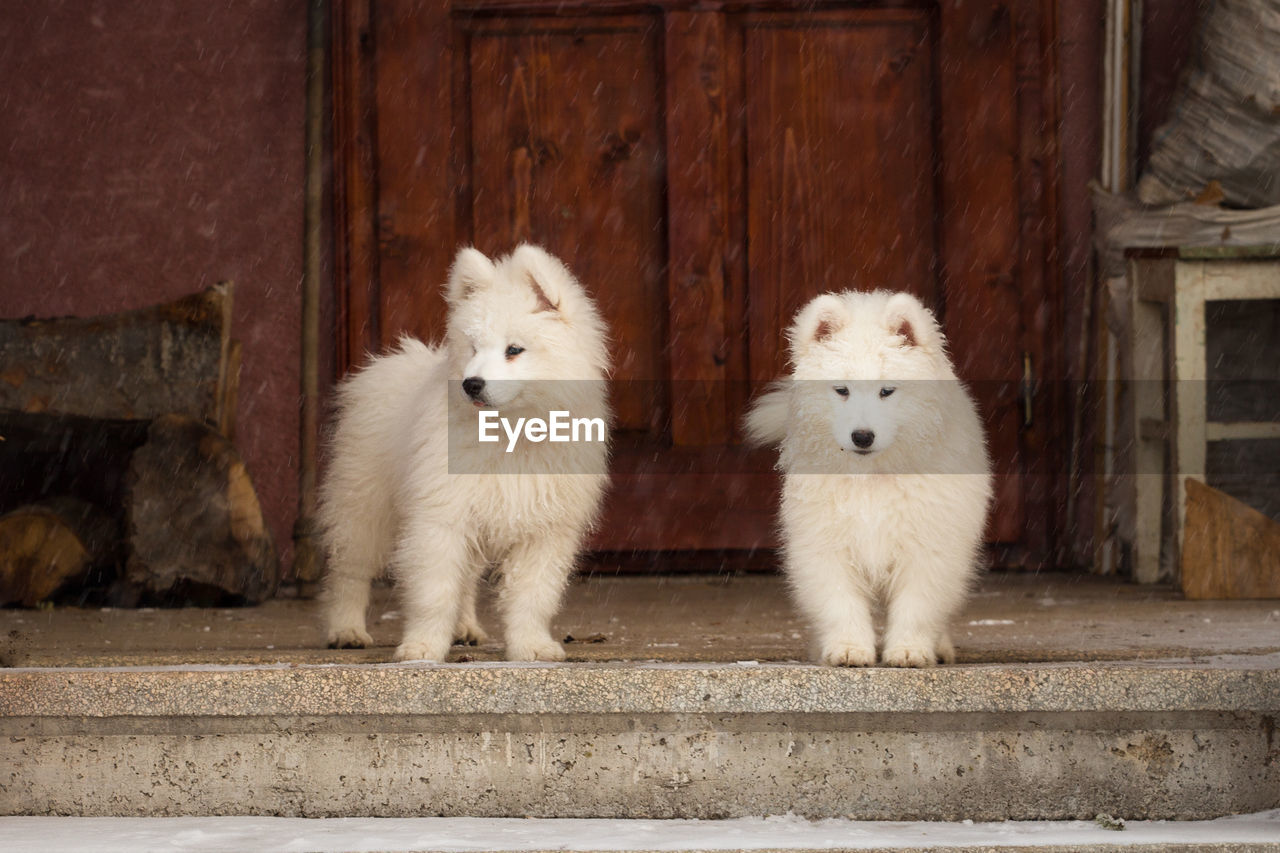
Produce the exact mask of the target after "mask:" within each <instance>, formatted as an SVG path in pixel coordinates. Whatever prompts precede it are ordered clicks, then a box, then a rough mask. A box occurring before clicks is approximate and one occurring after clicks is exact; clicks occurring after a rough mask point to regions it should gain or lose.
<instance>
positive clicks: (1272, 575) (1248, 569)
mask: <svg viewBox="0 0 1280 853" xmlns="http://www.w3.org/2000/svg"><path fill="white" fill-rule="evenodd" d="M1185 529H1186V533H1185V535H1184V536H1183V543H1182V591H1183V593H1184V594H1185V595H1186V596H1187V598H1193V599H1205V598H1280V523H1277V522H1275V521H1273V520H1271V519H1270V518H1268V517H1267V516H1265V515H1263V514H1262V513H1260V512H1258V511H1257V510H1256V509H1254V508H1253V507H1251V506H1249V505H1248V504H1245V503H1242V502H1240V501H1238V500H1236V499H1235V498H1233V497H1231V496H1230V495H1228V494H1225V493H1223V492H1220V491H1218V490H1217V489H1215V488H1212V487H1211V486H1207V485H1205V484H1204V483H1201V482H1200V481H1198V480H1195V479H1192V478H1190V477H1188V478H1187V515H1186V528H1185Z"/></svg>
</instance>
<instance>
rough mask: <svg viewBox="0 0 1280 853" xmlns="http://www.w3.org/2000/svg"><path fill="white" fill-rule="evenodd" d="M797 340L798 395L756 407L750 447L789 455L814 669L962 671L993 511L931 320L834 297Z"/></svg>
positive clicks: (886, 303) (976, 424)
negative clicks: (955, 621)
mask: <svg viewBox="0 0 1280 853" xmlns="http://www.w3.org/2000/svg"><path fill="white" fill-rule="evenodd" d="M788 337H789V339H790V355H791V362H792V365H793V371H792V376H791V381H789V382H786V383H783V384H780V385H778V386H776V387H774V388H773V389H772V390H770V391H768V392H767V393H765V394H764V395H762V396H761V397H760V398H759V399H758V400H756V402H755V403H754V404H753V407H752V411H751V412H750V414H749V415H748V418H747V433H748V437H749V438H750V439H751V440H753V441H754V442H756V443H759V444H770V443H775V442H781V445H782V450H781V454H780V456H779V461H778V467H779V469H780V470H781V471H782V472H783V473H784V475H785V476H784V482H783V496H782V509H781V517H782V532H783V539H784V543H785V545H784V548H785V567H786V572H787V575H788V578H789V580H790V583H791V586H792V588H793V591H794V594H795V598H796V601H797V603H798V605H799V607H800V609H801V611H802V612H803V614H804V615H805V617H806V618H807V619H808V620H809V622H810V623H811V624H812V626H813V628H814V630H815V632H816V634H817V638H816V639H817V643H816V651H817V657H818V659H819V660H820V661H821V662H823V663H826V664H831V665H834V666H870V665H872V664H874V663H875V662H876V632H875V605H876V604H877V603H878V602H880V601H882V602H883V604H884V610H885V613H884V616H885V633H884V638H883V643H882V648H883V651H882V653H881V655H880V660H881V661H882V662H883V663H885V664H887V665H889V666H930V665H932V664H933V663H935V662H936V661H938V660H942V661H945V662H951V661H954V660H955V649H954V647H953V645H952V642H951V638H950V633H949V623H950V620H951V619H952V617H953V616H954V615H955V614H956V612H957V611H958V610H959V608H960V606H961V605H962V604H963V602H964V599H965V596H966V594H967V592H968V588H969V585H970V582H971V579H972V578H973V575H974V573H975V570H976V560H977V555H978V549H979V547H980V545H981V542H982V534H983V530H984V527H985V524H986V516H987V508H988V505H989V503H990V501H991V473H990V464H989V462H988V459H987V452H986V444H985V441H984V439H983V432H982V425H981V422H980V421H979V419H978V414H977V411H976V409H975V407H974V404H973V401H972V400H971V399H970V397H969V395H968V393H967V392H966V390H965V388H964V386H963V385H961V383H960V381H959V380H958V379H957V378H956V376H955V371H954V370H953V368H952V366H951V362H950V360H949V359H948V357H947V353H946V341H945V340H944V338H943V336H942V332H941V330H940V329H939V328H938V324H937V322H936V321H935V320H934V318H933V315H932V314H931V313H930V312H929V311H928V309H926V308H925V307H924V306H923V305H922V304H921V303H920V302H919V301H918V300H917V299H916V298H915V297H913V296H911V295H910V294H906V293H896V294H890V293H885V292H883V291H877V292H875V293H854V292H844V293H839V294H824V295H822V296H819V297H817V298H816V299H814V300H813V301H812V302H810V303H809V304H808V305H807V306H805V307H804V308H803V309H802V310H801V311H800V312H799V313H798V314H797V316H796V318H795V322H794V323H793V324H792V326H791V328H790V330H789V332H788Z"/></svg>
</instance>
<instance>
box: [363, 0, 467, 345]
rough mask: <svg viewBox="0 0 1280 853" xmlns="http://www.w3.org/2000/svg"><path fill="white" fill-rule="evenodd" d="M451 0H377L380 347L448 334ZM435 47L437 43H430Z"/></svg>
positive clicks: (452, 244)
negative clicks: (408, 337)
mask: <svg viewBox="0 0 1280 853" xmlns="http://www.w3.org/2000/svg"><path fill="white" fill-rule="evenodd" d="M450 35H451V25H450V20H449V2H448V0H379V2H378V4H377V21H376V35H375V38H376V43H377V52H376V54H375V62H374V64H375V75H376V87H375V93H376V110H377V112H376V116H377V140H376V141H377V166H378V195H377V210H378V216H377V236H378V285H379V294H378V295H379V309H380V316H381V323H380V328H379V343H380V344H381V346H383V347H386V346H389V345H391V344H393V343H394V342H395V341H396V339H397V338H399V337H400V335H402V334H404V333H406V332H408V333H412V334H415V335H417V336H419V337H421V338H423V339H425V340H428V341H431V340H438V339H440V338H441V337H442V336H443V334H444V313H445V312H444V300H443V298H442V297H441V296H440V288H441V285H442V284H443V283H444V281H445V278H446V276H447V274H448V270H449V264H450V262H451V261H452V259H453V255H454V252H455V251H456V249H457V238H456V234H455V228H454V221H453V210H454V207H453V203H452V200H451V192H452V171H451V162H450V159H451V158H450V145H451V138H452V134H451V128H452V103H451V94H452V86H451V80H450V77H451V72H452V68H451V61H450V51H449V50H448V49H441V48H447V46H448V45H449V42H450ZM432 45H439V46H438V47H432Z"/></svg>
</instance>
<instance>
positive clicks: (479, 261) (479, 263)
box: [445, 246, 495, 305]
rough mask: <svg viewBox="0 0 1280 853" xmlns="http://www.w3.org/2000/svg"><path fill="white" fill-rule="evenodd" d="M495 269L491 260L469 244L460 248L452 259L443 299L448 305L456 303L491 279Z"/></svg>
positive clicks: (485, 284)
mask: <svg viewBox="0 0 1280 853" xmlns="http://www.w3.org/2000/svg"><path fill="white" fill-rule="evenodd" d="M494 273H495V270H494V267H493V261H491V260H489V259H488V258H486V257H485V256H484V254H483V253H482V252H480V251H479V250H477V249H473V248H471V247H470V246H468V247H466V248H465V249H461V250H459V252H458V256H457V257H456V258H454V259H453V267H452V268H451V269H450V270H449V283H448V284H446V285H445V299H447V300H448V301H449V304H450V305H457V304H458V303H459V302H462V301H463V300H464V299H466V298H467V297H468V296H470V295H471V294H473V293H475V292H476V291H477V290H480V289H481V288H483V287H486V286H488V285H489V283H490V282H492V281H493V276H494Z"/></svg>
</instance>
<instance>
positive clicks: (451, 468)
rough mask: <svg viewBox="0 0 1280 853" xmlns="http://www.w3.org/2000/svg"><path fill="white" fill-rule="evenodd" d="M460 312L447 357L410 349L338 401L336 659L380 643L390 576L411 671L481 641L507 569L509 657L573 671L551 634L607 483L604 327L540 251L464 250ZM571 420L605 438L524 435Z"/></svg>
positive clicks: (332, 623) (452, 311)
mask: <svg viewBox="0 0 1280 853" xmlns="http://www.w3.org/2000/svg"><path fill="white" fill-rule="evenodd" d="M445 296H446V299H447V301H448V306H449V315H448V324H447V330H446V334H445V342H444V345H443V346H439V347H428V346H426V345H424V344H422V343H421V342H419V341H417V340H414V339H411V338H406V339H404V340H402V341H401V343H400V348H399V350H398V351H397V352H394V353H392V354H390V355H387V356H384V357H381V358H375V359H374V360H373V361H372V363H370V364H369V365H368V366H367V367H365V368H364V369H363V370H361V371H360V372H359V373H358V374H356V375H355V376H354V377H353V378H352V379H350V380H348V381H347V382H345V383H344V384H343V385H342V386H341V388H340V390H339V392H338V407H339V412H338V419H337V426H336V429H335V433H334V436H333V443H332V459H331V464H330V468H329V471H328V474H327V477H326V479H325V482H324V484H323V486H322V488H321V491H320V510H319V522H320V526H321V532H322V533H321V535H322V538H323V542H324V545H325V548H326V552H327V557H328V574H327V577H326V583H325V588H324V594H323V602H324V604H323V606H324V615H325V621H326V623H327V630H328V641H329V645H330V646H335V647H337V646H342V647H351V646H356V647H359V646H365V645H368V644H370V643H371V642H372V640H371V638H370V637H369V634H368V632H367V631H366V630H365V611H366V609H367V608H368V604H369V585H370V581H371V580H372V578H373V577H374V576H375V575H376V574H377V573H378V572H380V571H381V570H382V568H383V567H384V566H388V565H389V566H390V569H391V571H392V574H393V576H394V578H395V580H396V583H397V585H398V587H399V593H400V596H401V599H402V609H403V612H404V636H403V638H402V640H401V642H400V646H399V647H398V648H397V649H396V652H395V659H396V660H434V661H438V660H443V659H444V658H445V656H446V655H447V654H448V651H449V646H450V645H451V643H452V642H453V641H455V640H457V641H460V642H470V643H479V642H484V641H485V640H486V639H487V638H486V636H485V633H484V631H483V629H482V628H481V627H480V624H479V622H478V621H477V619H476V609H475V602H476V590H477V586H478V583H479V581H480V579H481V577H482V576H483V575H484V573H485V571H486V569H488V568H489V567H490V566H495V565H496V566H497V567H498V568H499V570H500V572H501V576H502V580H501V587H500V593H499V605H500V609H501V611H502V613H503V616H504V618H505V623H506V654H507V658H508V659H510V660H564V656H565V654H564V648H563V647H562V646H561V645H560V644H559V643H558V642H556V641H555V639H553V638H552V636H551V630H550V627H551V619H552V617H553V616H554V615H555V613H556V611H557V610H558V608H559V604H560V598H561V594H562V592H563V590H564V586H565V583H566V581H567V580H568V577H569V574H570V571H571V570H572V567H573V562H574V559H575V557H576V555H577V552H578V549H579V547H580V546H581V544H582V540H583V536H584V535H585V533H586V532H587V530H588V529H589V527H590V526H591V524H592V523H593V521H594V520H595V517H596V514H597V511H598V509H599V505H600V499H601V496H602V494H603V490H604V487H605V481H606V476H607V462H608V460H607V456H608V448H607V445H606V440H607V435H606V424H607V422H608V419H609V411H608V403H607V400H606V395H605V384H604V378H605V374H606V371H607V369H608V355H607V352H606V335H605V327H604V323H603V321H602V320H601V318H600V315H599V313H598V312H597V310H596V307H595V305H594V303H593V302H592V300H591V298H590V297H589V296H588V295H587V293H586V292H585V290H584V289H583V288H582V287H581V285H579V284H578V282H577V281H575V280H574V278H573V276H572V274H570V272H569V271H568V269H566V268H565V266H564V265H563V264H562V263H560V261H558V260H557V259H555V258H554V257H552V256H551V255H549V254H547V253H546V252H545V251H543V250H542V249H540V248H538V247H536V246H529V245H522V246H520V247H519V248H517V249H516V250H515V252H514V253H512V254H511V255H510V256H509V257H505V258H501V259H499V260H498V261H497V262H496V263H495V262H493V261H490V260H489V259H488V258H487V257H485V256H484V255H483V254H481V253H480V252H478V251H476V250H475V249H463V250H462V251H461V252H459V253H458V256H457V258H456V260H455V261H454V264H453V269H452V270H451V271H450V274H449V281H448V284H447V286H446V291H445ZM495 410H496V411H495ZM557 411H558V412H561V413H568V414H569V415H571V416H572V417H573V418H580V419H585V420H587V421H590V422H591V423H593V424H595V425H596V426H598V429H597V430H595V434H594V435H592V434H591V433H592V430H591V429H590V428H588V429H586V430H585V431H584V432H583V434H581V435H579V436H578V438H579V439H580V440H579V441H577V442H573V443H565V442H563V441H561V442H559V443H553V442H552V441H542V440H540V439H539V437H538V434H537V433H536V432H535V431H533V430H526V431H524V432H520V430H519V428H517V430H516V431H515V432H514V433H513V432H512V431H511V430H510V424H511V423H515V424H519V423H521V421H520V418H525V419H526V421H525V422H532V421H533V419H535V418H536V419H540V420H543V421H544V422H545V420H546V419H547V418H548V417H549V415H550V414H551V413H552V412H557ZM482 415H484V416H486V420H487V421H488V422H489V427H490V428H489V429H488V430H487V432H488V433H489V437H488V438H487V440H482V439H481V436H482V434H483V433H482V429H481V427H482V425H483V423H484V422H483V421H482V420H481V416H482ZM499 415H500V416H501V417H502V418H504V419H506V420H507V421H508V427H507V430H506V432H505V433H504V431H503V430H502V429H499V428H498V426H499V425H498V423H497V422H496V421H497V416H499ZM495 433H496V438H495ZM543 437H546V436H545V433H543ZM521 439H523V440H521ZM583 439H590V440H583Z"/></svg>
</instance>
